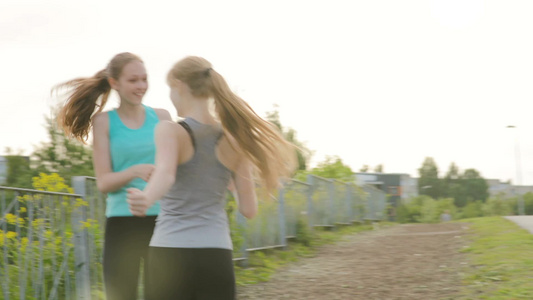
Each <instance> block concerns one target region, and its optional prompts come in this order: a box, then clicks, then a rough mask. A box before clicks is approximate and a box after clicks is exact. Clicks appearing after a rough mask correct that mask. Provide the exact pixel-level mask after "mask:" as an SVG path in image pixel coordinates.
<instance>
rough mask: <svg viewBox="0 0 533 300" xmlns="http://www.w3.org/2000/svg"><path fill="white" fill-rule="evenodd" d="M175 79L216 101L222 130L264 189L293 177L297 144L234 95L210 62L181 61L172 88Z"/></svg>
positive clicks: (197, 94) (171, 74) (172, 74)
mask: <svg viewBox="0 0 533 300" xmlns="http://www.w3.org/2000/svg"><path fill="white" fill-rule="evenodd" d="M175 80H179V81H181V82H184V83H185V84H187V85H188V86H189V88H190V90H191V93H192V95H193V96H195V97H208V98H209V97H212V98H214V100H215V105H216V112H217V114H218V118H219V119H220V121H221V123H222V127H223V128H224V130H225V131H226V132H229V134H230V135H231V136H232V137H233V138H235V140H236V141H237V143H238V145H239V147H240V148H241V149H242V151H243V152H244V155H246V157H247V158H249V159H250V160H251V162H252V163H253V164H254V166H255V167H256V169H257V172H258V176H259V178H260V179H261V182H262V183H263V187H265V188H266V189H267V190H273V189H275V188H277V187H278V186H279V179H280V178H283V177H289V176H291V175H292V172H293V171H294V170H295V168H296V151H295V147H294V145H292V144H290V143H289V142H287V141H286V140H285V139H284V138H283V136H282V135H281V133H280V132H279V129H278V128H277V127H276V126H275V125H273V124H271V123H269V122H267V121H265V120H264V119H262V118H261V117H259V116H258V115H257V114H256V113H255V112H254V110H253V109H252V108H251V107H250V105H248V103H246V102H245V101H244V100H243V99H241V98H240V97H239V96H237V95H236V94H235V93H233V92H232V91H231V89H230V88H229V86H228V84H227V83H226V80H224V78H223V77H222V76H221V75H220V74H219V73H218V72H216V71H215V70H213V68H212V65H211V63H210V62H209V61H207V60H205V59H204V58H201V57H196V56H189V57H186V58H184V59H182V60H180V61H179V62H177V63H176V64H175V65H174V67H173V68H172V69H171V70H170V71H169V73H168V77H167V81H168V84H169V85H170V86H172V85H173V81H175Z"/></svg>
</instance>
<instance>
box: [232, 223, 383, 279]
mask: <svg viewBox="0 0 533 300" xmlns="http://www.w3.org/2000/svg"><path fill="white" fill-rule="evenodd" d="M390 224H392V223H386V222H382V223H380V226H388V225H390ZM372 229H373V226H372V225H369V224H359V225H349V226H339V227H335V228H334V229H333V230H325V229H320V228H316V229H315V230H314V232H313V233H310V234H309V235H308V238H309V242H308V243H307V244H308V245H307V246H306V245H304V244H303V243H300V242H297V241H296V242H290V243H289V245H288V248H287V250H263V251H254V252H251V253H249V260H248V267H247V268H242V267H239V266H235V276H236V280H237V285H247V284H254V283H259V282H264V281H268V280H269V279H270V277H271V276H272V275H273V274H274V273H275V272H276V270H278V269H279V268H280V267H282V266H284V265H286V264H287V263H290V262H295V261H298V260H299V259H300V258H303V257H313V256H314V255H315V254H316V252H317V250H318V247H320V246H323V245H326V244H332V243H335V242H338V241H341V240H342V238H343V237H345V236H347V235H351V234H356V233H359V232H363V231H369V230H372Z"/></svg>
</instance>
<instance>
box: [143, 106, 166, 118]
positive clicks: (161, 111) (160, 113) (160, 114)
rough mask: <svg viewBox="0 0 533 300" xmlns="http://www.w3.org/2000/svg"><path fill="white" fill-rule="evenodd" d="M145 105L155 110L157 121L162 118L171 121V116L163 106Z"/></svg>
mask: <svg viewBox="0 0 533 300" xmlns="http://www.w3.org/2000/svg"><path fill="white" fill-rule="evenodd" d="M147 107H149V108H151V109H152V110H153V111H154V112H155V114H156V115H157V118H158V119H159V121H163V120H167V121H172V117H171V116H170V113H169V112H168V110H166V109H164V108H155V107H150V106H147Z"/></svg>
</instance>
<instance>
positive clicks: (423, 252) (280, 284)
mask: <svg viewBox="0 0 533 300" xmlns="http://www.w3.org/2000/svg"><path fill="white" fill-rule="evenodd" d="M465 229H466V228H465V227H464V225H460V224H430V225H428V224H424V225H398V226H394V227H390V228H385V229H378V230H375V231H372V232H366V233H359V234H355V235H351V236H348V237H346V239H345V240H344V241H342V242H339V243H337V244H335V245H328V246H324V247H322V248H321V249H320V250H319V251H318V253H317V255H316V256H315V257H313V258H305V259H302V260H300V261H299V262H297V263H294V264H291V265H289V266H286V267H284V268H283V269H281V270H279V272H277V273H276V274H275V275H274V276H273V278H272V279H271V280H270V281H269V282H266V283H260V284H256V285H250V286H245V287H240V288H239V290H238V292H239V297H238V299H239V300H244V299H262V300H263V299H264V300H267V299H276V300H277V299H291V300H294V299H319V300H322V299H323V300H335V299H350V300H353V299H365V300H370V299H380V300H381V299H387V300H388V299H409V300H414V299H423V300H438V299H454V295H455V294H456V293H457V287H458V284H459V276H458V272H459V269H460V268H461V266H463V265H464V262H463V261H462V256H461V254H459V253H458V250H459V249H460V248H461V247H462V246H463V245H464V239H462V238H461V236H462V235H463V234H464V233H465Z"/></svg>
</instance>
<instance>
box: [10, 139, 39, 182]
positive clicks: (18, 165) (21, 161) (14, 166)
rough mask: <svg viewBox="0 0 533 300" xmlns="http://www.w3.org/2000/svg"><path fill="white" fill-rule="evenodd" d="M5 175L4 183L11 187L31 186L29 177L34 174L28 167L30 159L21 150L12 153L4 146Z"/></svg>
mask: <svg viewBox="0 0 533 300" xmlns="http://www.w3.org/2000/svg"><path fill="white" fill-rule="evenodd" d="M6 154H7V155H6V156H5V158H6V162H7V176H6V182H5V184H6V185H7V186H11V187H18V188H31V187H32V184H31V179H32V177H33V175H35V174H34V173H33V172H32V170H31V169H30V160H29V158H28V157H27V156H23V155H22V152H20V151H19V152H18V153H16V154H15V153H13V150H11V149H10V148H9V147H8V148H6Z"/></svg>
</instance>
